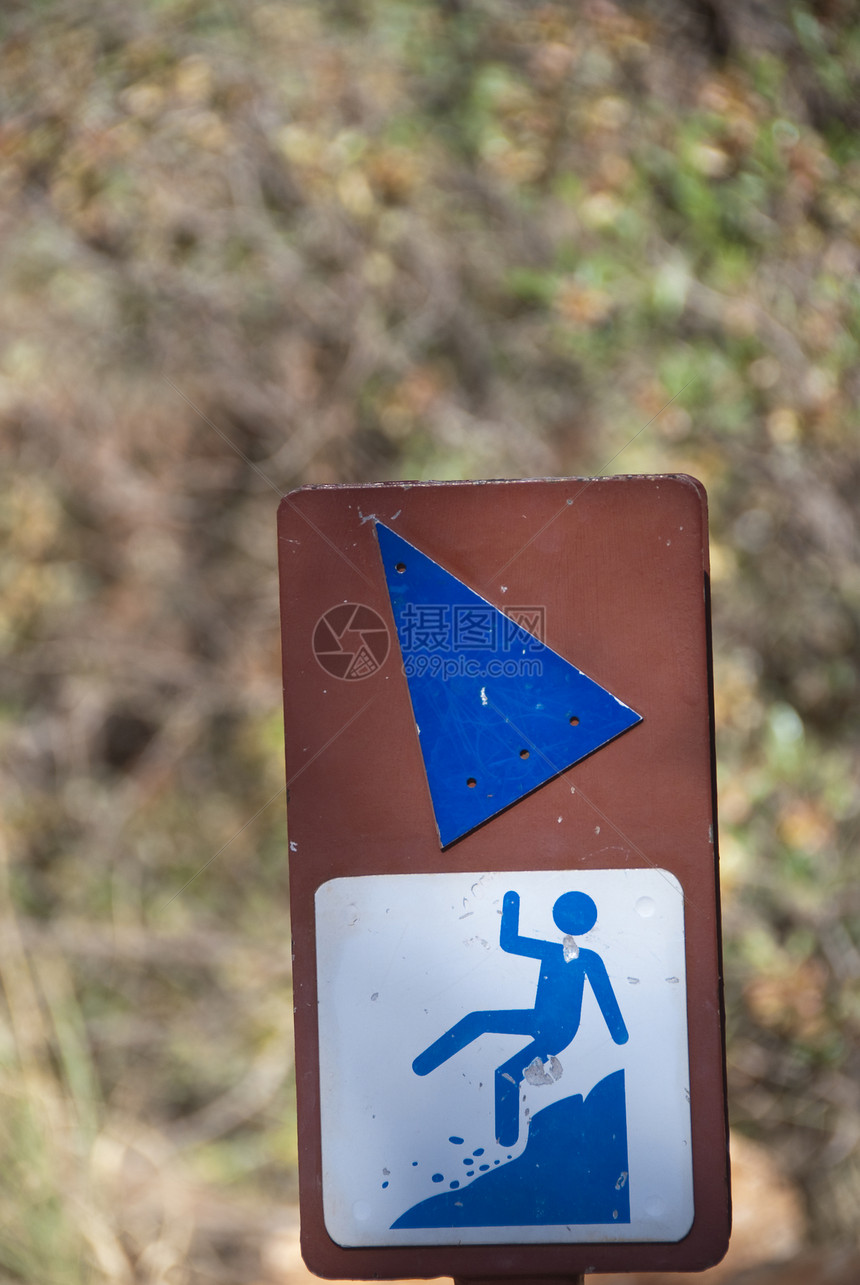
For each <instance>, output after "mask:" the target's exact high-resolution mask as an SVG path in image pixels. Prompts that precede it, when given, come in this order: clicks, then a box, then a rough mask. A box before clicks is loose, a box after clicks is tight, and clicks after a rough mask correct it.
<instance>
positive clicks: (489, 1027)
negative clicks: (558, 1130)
mask: <svg viewBox="0 0 860 1285" xmlns="http://www.w3.org/2000/svg"><path fill="white" fill-rule="evenodd" d="M552 917H553V919H554V920H555V922H556V924H557V926H558V927H559V928H560V929H561V931H562V932H563V933H564V934H565V939H564V941H563V942H550V941H540V940H538V939H536V938H533V937H521V936H520V933H519V919H520V898H519V894H518V893H516V892H506V893H505V899H504V902H503V905H502V924H501V930H500V933H499V945H500V946H501V948H502V950H505V951H507V952H508V953H509V954H511V955H526V956H528V957H529V958H531V959H539V960H540V962H541V969H540V978H539V979H538V984H537V992H536V994H535V1004H534V1008H512V1009H484V1010H482V1011H480V1012H476V1013H469V1014H467V1016H466V1017H463V1018H461V1019H460V1021H459V1022H456V1023H455V1024H454V1026H452V1027H451V1029H450V1030H448V1031H446V1032H445V1034H444V1035H440V1036H439V1039H438V1040H434V1042H433V1043H432V1044H431V1045H430V1046H429V1048H426V1049H425V1050H424V1052H423V1053H419V1055H418V1057H416V1059H415V1061H414V1062H413V1063H412V1069H413V1071H414V1072H415V1074H416V1075H429V1073H430V1072H431V1071H435V1070H436V1068H437V1067H438V1066H441V1065H442V1063H443V1062H447V1061H448V1059H449V1058H452V1057H453V1056H454V1055H455V1053H459V1052H460V1050H461V1049H464V1048H465V1047H466V1045H467V1044H471V1043H472V1041H473V1040H476V1039H478V1037H479V1036H480V1035H484V1034H486V1033H488V1032H495V1033H498V1034H500V1035H529V1036H531V1043H530V1044H527V1045H526V1046H525V1047H524V1048H523V1049H521V1051H520V1052H519V1053H516V1054H515V1055H514V1056H513V1057H512V1058H509V1059H508V1061H507V1062H503V1063H502V1065H501V1066H499V1067H497V1068H496V1076H495V1099H496V1138H497V1141H498V1142H499V1144H500V1145H501V1146H503V1147H510V1146H513V1144H514V1143H515V1142H516V1140H517V1138H518V1137H519V1124H520V1111H519V1090H520V1084H521V1083H522V1081H523V1079H524V1078H525V1072H526V1069H527V1068H528V1067H529V1066H530V1065H531V1064H532V1062H533V1061H534V1060H535V1058H539V1059H540V1060H541V1062H544V1061H546V1060H547V1059H548V1058H550V1057H554V1056H555V1055H556V1054H558V1053H560V1052H561V1051H562V1050H563V1049H565V1048H567V1046H568V1044H570V1042H571V1040H572V1039H573V1037H574V1036H575V1035H576V1032H577V1030H578V1029H579V1020H580V1015H581V1013H582V994H583V990H584V988H585V979H586V977H587V978H588V980H589V982H590V983H591V989H592V991H593V992H594V996H595V998H596V1000H597V1003H598V1005H599V1006H600V1011H601V1013H602V1014H603V1019H604V1021H605V1022H606V1025H607V1027H608V1028H609V1034H610V1035H611V1036H612V1038H613V1040H614V1041H615V1043H616V1044H626V1043H627V1039H628V1035H627V1027H626V1026H625V1025H624V1018H623V1017H622V1016H621V1010H620V1008H619V1007H618V1001H617V1000H616V998H615V993H614V991H613V989H612V984H611V982H610V981H609V977H608V976H607V973H606V967H605V965H604V963H603V960H602V959H601V958H600V956H599V955H598V954H597V953H596V952H595V951H593V950H586V949H584V948H583V947H580V946H578V945H577V943H576V941H575V938H576V937H577V936H580V935H581V934H582V933H587V932H588V931H589V929H591V928H593V927H594V925H595V924H596V922H597V907H596V906H595V904H594V902H593V901H592V899H591V898H590V897H588V896H586V894H585V893H584V892H565V893H563V894H562V895H561V896H560V897H559V898H558V900H557V901H556V903H555V905H554V906H553V908H552Z"/></svg>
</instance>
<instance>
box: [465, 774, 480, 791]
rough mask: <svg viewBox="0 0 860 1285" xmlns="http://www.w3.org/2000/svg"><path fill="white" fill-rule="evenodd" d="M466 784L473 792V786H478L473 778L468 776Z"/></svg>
mask: <svg viewBox="0 0 860 1285" xmlns="http://www.w3.org/2000/svg"><path fill="white" fill-rule="evenodd" d="M466 784H467V785H468V787H469V789H470V790H474V788H475V786H476V785H477V784H478V782H477V781H476V780H475V778H474V777H473V776H470V777H468V778H467V780H466Z"/></svg>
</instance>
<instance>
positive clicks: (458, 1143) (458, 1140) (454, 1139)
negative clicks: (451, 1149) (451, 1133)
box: [448, 1137, 463, 1147]
mask: <svg viewBox="0 0 860 1285" xmlns="http://www.w3.org/2000/svg"><path fill="white" fill-rule="evenodd" d="M448 1141H449V1142H453V1143H454V1145H455V1146H456V1147H462V1145H463V1139H462V1138H457V1137H452V1138H449V1139H448Z"/></svg>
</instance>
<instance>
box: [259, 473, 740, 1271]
mask: <svg viewBox="0 0 860 1285" xmlns="http://www.w3.org/2000/svg"><path fill="white" fill-rule="evenodd" d="M279 548H280V565H281V603H282V632H283V644H284V692H285V719H286V759H287V782H288V823H289V846H290V906H291V914H292V926H293V951H294V985H295V1024H296V1073H297V1095H298V1127H299V1157H300V1168H299V1180H300V1190H301V1219H302V1250H303V1254H304V1257H305V1260H306V1262H307V1263H308V1266H309V1267H310V1268H311V1269H312V1270H313V1271H314V1272H316V1273H317V1274H319V1275H321V1276H325V1277H333V1278H353V1279H375V1278H378V1279H396V1278H403V1277H433V1276H454V1277H456V1278H458V1280H467V1279H478V1278H516V1277H523V1278H525V1277H528V1278H532V1279H535V1278H542V1277H543V1278H545V1277H561V1276H565V1277H572V1276H575V1275H576V1274H577V1273H582V1272H607V1271H641V1270H648V1271H659V1270H673V1269H674V1270H695V1269H699V1268H704V1267H706V1266H708V1265H710V1264H711V1263H713V1262H715V1261H717V1260H718V1259H719V1258H720V1257H721V1256H722V1254H723V1253H724V1252H725V1248H726V1245H727V1241H728V1230H729V1187H728V1163H727V1127H726V1109H725V1075H724V1048H723V1022H722V994H721V973H720V936H719V900H718V885H717V856H716V834H715V824H716V822H715V811H714V759H713V717H712V702H711V668H710V624H709V611H708V571H707V506H706V498H705V493H704V490H703V488H702V487H701V485H700V484H699V483H697V482H696V481H694V480H693V479H692V478H689V477H683V476H668V477H618V478H600V479H581V478H580V479H559V480H537V481H517V482H509V481H500V482H451V483H399V482H398V483H385V484H380V485H371V486H321V487H307V488H303V489H302V490H300V491H296V492H294V493H293V494H292V495H289V496H287V497H286V498H285V499H284V501H283V503H282V505H281V509H280V513H279Z"/></svg>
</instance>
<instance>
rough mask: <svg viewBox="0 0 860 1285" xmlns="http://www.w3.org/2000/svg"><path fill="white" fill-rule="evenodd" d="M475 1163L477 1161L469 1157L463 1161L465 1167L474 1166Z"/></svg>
mask: <svg viewBox="0 0 860 1285" xmlns="http://www.w3.org/2000/svg"><path fill="white" fill-rule="evenodd" d="M474 1163H475V1161H474V1159H473V1157H472V1156H467V1157H466V1159H465V1160H464V1161H463V1164H464V1165H473V1164H474Z"/></svg>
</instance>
